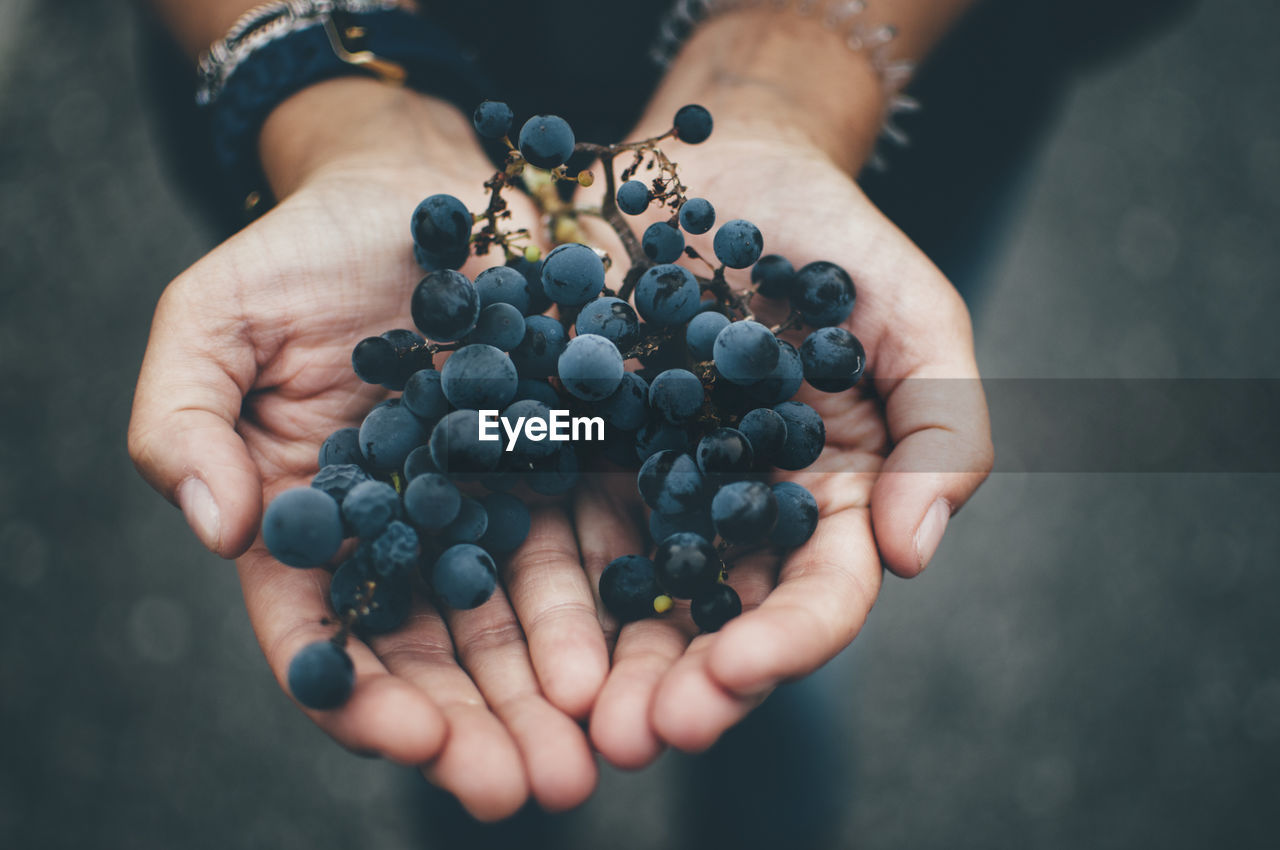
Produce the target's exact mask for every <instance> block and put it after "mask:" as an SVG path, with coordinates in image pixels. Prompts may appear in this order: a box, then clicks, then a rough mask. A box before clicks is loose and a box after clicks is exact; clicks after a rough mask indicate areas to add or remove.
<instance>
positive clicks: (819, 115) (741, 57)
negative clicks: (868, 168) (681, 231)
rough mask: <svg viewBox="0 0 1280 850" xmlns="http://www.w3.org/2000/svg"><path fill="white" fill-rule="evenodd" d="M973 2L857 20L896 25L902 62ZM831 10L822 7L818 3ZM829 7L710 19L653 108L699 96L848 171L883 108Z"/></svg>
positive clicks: (875, 9)
mask: <svg viewBox="0 0 1280 850" xmlns="http://www.w3.org/2000/svg"><path fill="white" fill-rule="evenodd" d="M974 2H975V0H900V1H899V2H894V3H886V2H879V3H877V2H875V0H872V2H871V3H870V4H869V5H868V8H867V10H866V11H865V12H863V13H862V15H861V16H860V17H859V18H858V20H859V21H860V22H861V23H862V24H863V25H865V26H867V27H869V28H874V27H876V26H879V25H891V26H893V27H894V28H895V29H896V30H897V33H898V34H897V37H896V38H895V39H894V41H893V42H892V44H891V46H890V48H889V55H890V56H891V57H893V58H894V59H902V60H905V61H910V62H916V63H918V62H920V61H921V60H922V59H923V58H924V57H926V56H927V55H928V53H929V51H930V50H931V49H932V48H933V47H934V45H936V44H937V42H938V41H940V40H941V38H942V37H943V36H944V35H945V34H946V32H947V31H948V30H949V29H950V28H951V26H952V25H953V24H954V23H955V22H956V20H957V19H958V18H959V17H960V16H961V15H962V14H963V13H964V11H965V10H966V9H967V8H968V7H969V6H971V5H973V3H974ZM823 8H824V7H823V6H822V5H821V4H819V9H820V10H821V9H823ZM843 32H844V30H842V29H840V28H837V29H835V30H832V29H828V28H827V27H826V26H825V25H824V15H823V13H822V11H819V12H818V13H816V14H811V15H801V14H799V13H798V12H797V11H796V9H795V8H793V7H791V6H788V7H787V8H784V9H775V8H772V7H771V6H770V5H769V4H763V5H759V6H752V7H749V8H743V9H740V10H736V11H732V12H724V13H721V14H719V15H716V16H714V17H712V18H710V19H709V20H707V21H704V22H703V23H701V24H700V25H698V27H697V28H696V29H695V30H694V32H693V34H692V35H691V36H690V38H689V40H688V41H687V42H686V44H685V45H684V48H683V49H682V50H681V51H680V54H679V55H678V56H677V57H676V59H675V60H674V61H673V62H672V64H671V66H670V68H669V70H668V73H667V77H666V79H665V80H664V82H663V84H662V86H661V88H660V89H659V92H658V94H657V95H656V96H655V102H654V105H653V108H652V109H651V110H650V114H652V115H654V116H664V115H668V116H669V115H671V114H673V113H674V111H675V110H676V109H678V108H679V107H680V106H681V105H683V104H684V103H690V102H698V103H701V104H703V105H704V106H706V107H707V108H708V109H710V110H711V112H712V114H713V115H715V116H716V118H717V120H718V121H721V120H722V121H724V122H726V123H730V124H732V125H734V126H736V127H739V128H742V129H744V130H747V131H749V130H750V129H751V128H752V127H753V126H763V125H765V124H768V125H769V126H770V128H771V131H777V130H778V129H779V128H782V129H783V131H784V132H787V133H790V134H792V135H794V137H795V140H796V141H800V142H806V143H810V144H813V145H816V146H817V147H819V148H821V149H822V150H823V151H825V152H827V154H828V155H829V156H831V157H832V159H834V160H835V161H836V162H837V163H838V164H839V165H840V166H841V167H842V168H844V169H845V170H846V171H850V172H853V171H856V170H857V169H858V168H859V167H860V166H861V165H862V163H863V162H864V161H865V160H866V158H867V157H868V156H869V155H870V153H871V150H872V148H873V147H874V144H875V138H876V135H877V133H878V132H879V129H880V124H881V120H882V118H883V114H884V107H885V102H884V98H885V94H884V90H883V86H882V85H881V83H880V78H879V74H878V72H877V71H876V69H875V67H874V66H873V64H872V62H871V58H870V56H869V55H868V54H867V53H866V52H865V51H856V50H852V49H850V47H849V45H847V44H846V43H845V37H844V35H843V34H842V33H843Z"/></svg>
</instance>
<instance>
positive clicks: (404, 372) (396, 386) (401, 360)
mask: <svg viewBox="0 0 1280 850" xmlns="http://www.w3.org/2000/svg"><path fill="white" fill-rule="evenodd" d="M382 338H383V339H385V340H386V341H387V342H389V343H391V346H392V347H393V348H394V349H395V352H396V368H395V372H394V374H393V376H392V378H391V380H389V381H383V382H382V386H384V387H386V388H387V389H389V390H395V391H396V392H400V391H401V390H403V389H404V385H405V382H407V381H408V380H409V378H410V376H412V375H413V373H414V372H417V371H418V370H419V369H429V368H431V351H430V350H429V349H428V348H427V341H426V340H425V339H423V338H422V335H421V334H418V333H416V332H414V331H411V330H407V329H405V328H397V329H395V330H390V331H387V332H386V333H384V334H382Z"/></svg>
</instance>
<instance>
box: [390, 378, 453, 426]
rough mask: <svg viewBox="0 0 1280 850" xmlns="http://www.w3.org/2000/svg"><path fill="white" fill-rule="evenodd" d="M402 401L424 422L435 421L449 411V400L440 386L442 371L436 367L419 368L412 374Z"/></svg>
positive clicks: (401, 398) (406, 383) (405, 387)
mask: <svg viewBox="0 0 1280 850" xmlns="http://www.w3.org/2000/svg"><path fill="white" fill-rule="evenodd" d="M400 402H401V404H403V405H404V406H405V407H407V408H409V412H410V413H412V414H413V415H414V416H416V417H418V418H419V419H421V420H423V421H424V422H435V421H436V420H437V419H439V418H440V417H441V416H444V415H445V414H446V413H448V412H449V400H448V399H447V398H445V395H444V390H443V389H441V388H440V373H439V372H437V371H436V370H435V369H419V370H418V371H417V372H414V373H413V374H412V375H410V376H409V380H408V381H406V382H405V385H404V395H402V396H400Z"/></svg>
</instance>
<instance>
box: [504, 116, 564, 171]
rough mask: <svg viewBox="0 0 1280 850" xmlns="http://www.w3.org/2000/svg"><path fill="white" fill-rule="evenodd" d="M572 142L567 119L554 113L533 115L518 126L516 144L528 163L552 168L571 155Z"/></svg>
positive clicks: (562, 163)
mask: <svg viewBox="0 0 1280 850" xmlns="http://www.w3.org/2000/svg"><path fill="white" fill-rule="evenodd" d="M574 143H575V140H574V138H573V128H571V127H570V126H569V122H568V121H565V120H564V119H563V118H560V117H559V116H556V115H535V116H533V117H532V118H530V119H529V120H528V121H526V122H525V124H524V126H523V127H521V128H520V141H519V143H518V146H519V148H520V153H521V154H522V155H523V156H524V158H525V161H526V162H528V163H529V164H530V165H534V166H537V167H538V168H546V169H552V168H555V167H556V166H558V165H564V163H565V161H566V160H567V159H569V157H571V156H573V146H574Z"/></svg>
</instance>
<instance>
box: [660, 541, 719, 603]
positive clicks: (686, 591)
mask: <svg viewBox="0 0 1280 850" xmlns="http://www.w3.org/2000/svg"><path fill="white" fill-rule="evenodd" d="M653 567H654V574H655V575H656V576H657V579H658V586H659V587H661V588H662V589H663V590H665V591H666V592H667V593H669V594H671V595H672V596H674V597H675V598H677V599H691V598H693V597H694V596H696V595H697V594H698V593H700V592H701V591H703V590H706V589H707V588H709V587H711V586H712V585H713V584H715V583H716V579H717V578H719V577H720V569H721V564H720V556H719V554H717V553H716V548H715V547H714V546H712V545H711V544H710V543H708V542H707V540H706V538H704V537H700V536H698V535H697V534H692V533H690V532H687V531H685V532H681V533H679V534H673V535H671V536H670V537H668V538H666V539H665V540H663V541H662V542H661V543H659V544H658V549H657V552H656V553H655V554H654V556H653Z"/></svg>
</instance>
